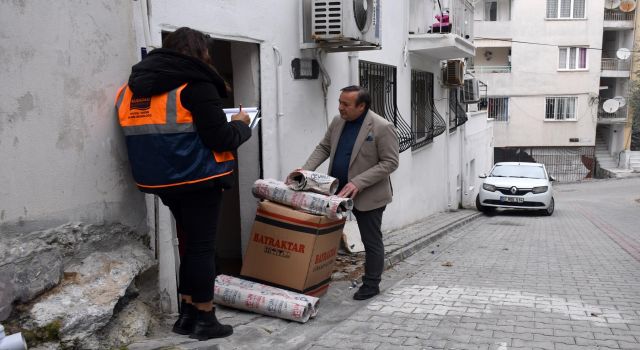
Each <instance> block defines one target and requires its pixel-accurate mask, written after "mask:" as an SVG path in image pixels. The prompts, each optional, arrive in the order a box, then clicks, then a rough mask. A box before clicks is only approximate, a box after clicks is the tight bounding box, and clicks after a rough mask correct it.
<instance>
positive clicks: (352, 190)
mask: <svg viewBox="0 0 640 350" xmlns="http://www.w3.org/2000/svg"><path fill="white" fill-rule="evenodd" d="M358 191H359V190H358V188H357V187H356V185H354V184H353V183H352V182H349V183H348V184H346V185H344V187H343V188H342V191H340V193H338V194H337V196H338V197H344V198H352V199H353V198H354V197H355V196H356V195H357V194H358Z"/></svg>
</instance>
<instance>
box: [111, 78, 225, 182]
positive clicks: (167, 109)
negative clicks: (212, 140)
mask: <svg viewBox="0 0 640 350" xmlns="http://www.w3.org/2000/svg"><path fill="white" fill-rule="evenodd" d="M186 86H187V84H184V85H182V86H180V87H178V88H177V89H174V90H172V91H169V92H167V93H164V94H162V95H157V96H152V97H138V96H134V95H133V92H132V91H131V89H130V88H129V87H128V86H127V84H125V85H123V86H122V87H121V88H120V90H119V91H118V95H117V96H116V109H117V112H118V120H119V122H120V126H121V127H122V130H123V131H124V135H125V140H126V144H127V152H128V154H129V163H130V164H131V170H132V172H133V178H134V180H135V182H136V184H137V185H138V188H139V189H140V190H141V191H142V192H149V193H161V192H163V191H164V190H168V189H172V188H178V187H186V186H192V185H206V182H207V181H212V180H214V179H215V178H217V177H220V176H224V175H228V174H230V173H232V172H233V168H234V166H235V160H234V157H233V154H232V153H231V152H222V153H218V152H213V151H211V150H210V149H208V148H207V147H206V146H205V145H204V144H203V143H202V140H201V139H200V137H199V136H198V133H197V132H196V130H195V127H194V125H193V117H192V115H191V112H189V110H187V109H186V108H184V106H183V105H182V103H181V102H180V93H181V92H182V90H184V88H185V87H186Z"/></svg>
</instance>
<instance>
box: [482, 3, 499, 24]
mask: <svg viewBox="0 0 640 350" xmlns="http://www.w3.org/2000/svg"><path fill="white" fill-rule="evenodd" d="M484 20H485V21H491V22H495V21H497V20H498V1H497V0H486V2H485V3H484Z"/></svg>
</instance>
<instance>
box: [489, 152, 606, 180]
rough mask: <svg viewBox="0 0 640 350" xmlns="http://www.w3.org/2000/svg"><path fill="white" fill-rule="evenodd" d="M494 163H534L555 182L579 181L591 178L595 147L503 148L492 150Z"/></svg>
mask: <svg viewBox="0 0 640 350" xmlns="http://www.w3.org/2000/svg"><path fill="white" fill-rule="evenodd" d="M493 152H494V156H493V161H494V163H498V162H536V163H542V164H544V165H545V167H546V168H547V172H548V173H549V175H551V176H553V177H554V178H555V179H556V180H557V181H559V182H564V181H580V180H583V179H589V178H592V177H593V173H594V171H595V164H596V162H595V147H593V146H586V147H504V148H498V147H496V148H494V150H493Z"/></svg>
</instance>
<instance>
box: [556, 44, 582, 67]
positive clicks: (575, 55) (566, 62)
mask: <svg viewBox="0 0 640 350" xmlns="http://www.w3.org/2000/svg"><path fill="white" fill-rule="evenodd" d="M558 69H562V70H580V69H587V48H586V47H561V48H559V55H558Z"/></svg>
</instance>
